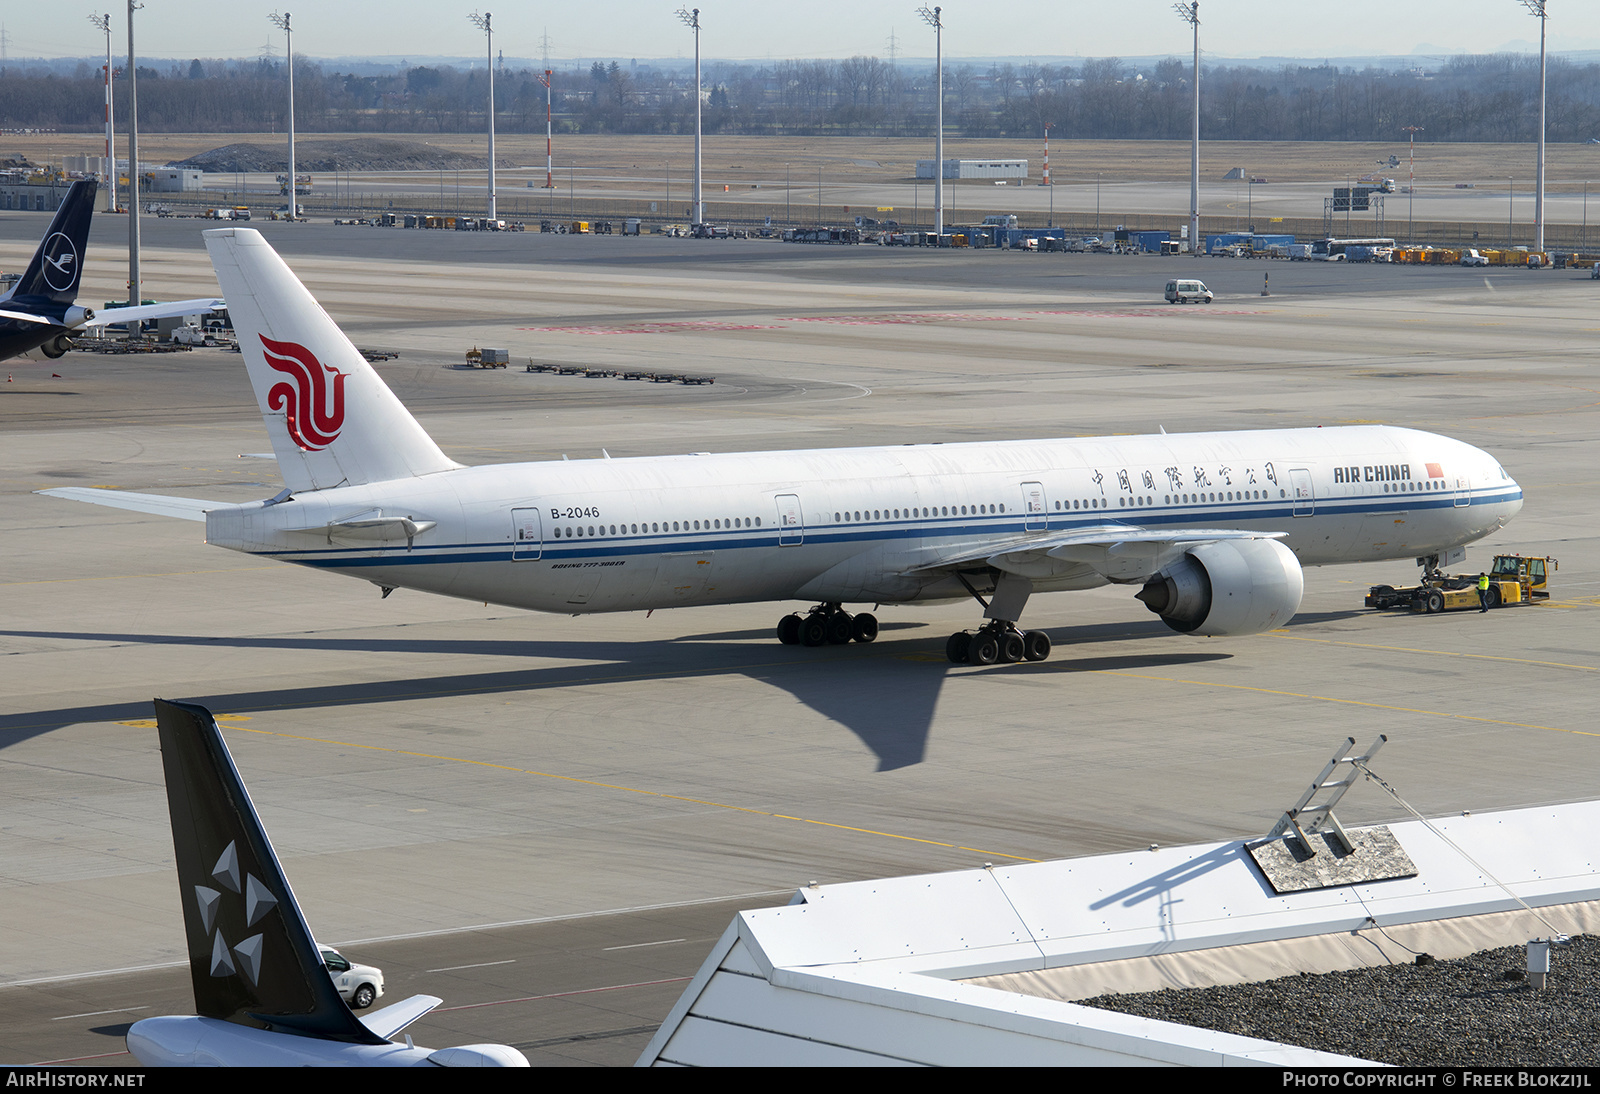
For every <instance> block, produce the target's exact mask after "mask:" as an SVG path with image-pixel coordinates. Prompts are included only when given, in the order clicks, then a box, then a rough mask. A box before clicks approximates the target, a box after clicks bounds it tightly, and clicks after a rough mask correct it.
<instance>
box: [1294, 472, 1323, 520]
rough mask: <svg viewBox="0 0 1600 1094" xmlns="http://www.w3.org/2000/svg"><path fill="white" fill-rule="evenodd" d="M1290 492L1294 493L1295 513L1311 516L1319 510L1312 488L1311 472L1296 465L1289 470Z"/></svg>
mask: <svg viewBox="0 0 1600 1094" xmlns="http://www.w3.org/2000/svg"><path fill="white" fill-rule="evenodd" d="M1289 492H1290V493H1292V494H1293V495H1294V515H1295V516H1297V517H1309V516H1311V515H1312V514H1313V513H1315V512H1316V511H1317V499H1316V495H1315V493H1314V492H1313V491H1312V489H1311V472H1309V471H1307V470H1305V469H1304V468H1300V467H1296V468H1292V469H1291V470H1290V471H1289Z"/></svg>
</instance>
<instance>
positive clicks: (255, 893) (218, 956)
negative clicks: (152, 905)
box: [194, 842, 278, 988]
mask: <svg viewBox="0 0 1600 1094" xmlns="http://www.w3.org/2000/svg"><path fill="white" fill-rule="evenodd" d="M211 876H212V877H213V878H215V879H216V880H217V883H218V884H220V885H221V886H223V888H225V889H227V890H228V891H229V892H231V893H237V894H239V895H240V896H242V897H244V925H245V928H246V929H249V928H251V927H254V926H255V925H256V924H257V923H259V922H261V920H262V917H264V916H265V915H266V914H267V913H268V912H270V911H272V909H274V908H276V907H277V906H278V898H277V897H275V896H273V895H272V893H271V892H269V891H268V890H267V887H266V886H265V885H263V884H261V882H260V881H258V880H257V879H256V876H255V875H254V874H251V873H248V872H247V873H245V875H244V879H243V884H241V883H240V877H239V850H238V848H237V847H236V846H235V845H234V844H233V843H231V842H230V843H229V844H228V846H227V848H226V849H225V850H224V851H223V852H222V855H221V857H220V858H218V859H217V864H216V866H214V867H213V868H212V870H211ZM194 896H195V903H196V904H197V905H198V906H199V909H200V923H201V926H202V927H203V928H204V929H205V933H206V934H208V935H211V966H210V967H211V975H212V976H243V977H244V978H245V980H246V981H248V982H249V984H250V986H251V987H252V988H253V987H256V986H258V984H259V982H260V979H261V935H259V934H253V935H251V936H250V937H249V938H246V939H245V940H244V941H243V942H240V943H239V944H238V945H237V946H229V945H228V942H227V940H226V939H224V938H223V937H222V931H221V930H220V929H219V930H217V931H216V933H215V934H213V933H212V928H213V927H214V926H215V925H216V922H217V908H218V906H219V905H220V904H221V903H222V893H221V892H220V891H219V890H217V889H213V888H211V887H210V886H208V885H196V886H195V887H194Z"/></svg>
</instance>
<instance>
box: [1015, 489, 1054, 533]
mask: <svg viewBox="0 0 1600 1094" xmlns="http://www.w3.org/2000/svg"><path fill="white" fill-rule="evenodd" d="M1045 510H1046V505H1045V499H1044V484H1043V483H1038V482H1025V483H1023V484H1022V512H1023V516H1024V518H1025V523H1024V524H1023V528H1024V529H1025V530H1026V531H1029V532H1042V531H1044V530H1045V529H1046V528H1048V527H1049V526H1050V515H1049V514H1048V513H1047V512H1046V511H1045Z"/></svg>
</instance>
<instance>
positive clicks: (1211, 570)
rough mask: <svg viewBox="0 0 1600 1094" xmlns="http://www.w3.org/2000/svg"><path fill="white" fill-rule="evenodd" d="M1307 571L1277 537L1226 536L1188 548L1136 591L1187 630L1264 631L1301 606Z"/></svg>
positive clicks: (1167, 619)
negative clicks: (1249, 537) (1179, 557)
mask: <svg viewBox="0 0 1600 1094" xmlns="http://www.w3.org/2000/svg"><path fill="white" fill-rule="evenodd" d="M1304 592H1305V575H1304V574H1303V573H1302V572H1301V570H1300V560H1299V559H1297V558H1295V557H1294V552H1292V551H1290V550H1289V548H1287V547H1285V546H1284V545H1283V544H1282V543H1279V542H1278V541H1277V540H1275V539H1222V540H1217V541H1215V542H1213V543H1202V544H1201V545H1200V546H1198V547H1195V548H1193V549H1191V550H1189V551H1188V552H1186V553H1185V554H1184V556H1183V558H1182V559H1181V560H1180V561H1179V562H1178V563H1177V564H1176V565H1174V566H1172V567H1170V568H1168V569H1167V570H1164V571H1162V572H1161V573H1159V574H1157V575H1156V576H1155V577H1153V578H1151V579H1150V580H1149V581H1147V582H1145V586H1144V588H1143V589H1141V590H1140V591H1139V592H1138V593H1136V594H1135V596H1136V597H1137V598H1138V599H1139V600H1142V601H1144V604H1145V606H1146V607H1147V608H1149V609H1150V610H1151V611H1153V612H1155V613H1156V614H1157V615H1159V616H1161V618H1162V620H1163V621H1165V623H1166V624H1167V626H1169V627H1171V628H1172V629H1173V630H1175V631H1178V632H1180V633H1183V634H1198V635H1203V636H1204V637H1207V638H1214V637H1220V636H1224V635H1243V634H1260V633H1262V632H1263V631H1268V630H1271V629H1272V628H1273V627H1281V626H1283V624H1285V623H1287V622H1288V621H1289V620H1290V618H1292V617H1293V616H1294V613H1295V612H1297V611H1299V610H1300V598H1301V596H1302V595H1303V594H1304Z"/></svg>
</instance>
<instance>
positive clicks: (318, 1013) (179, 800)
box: [155, 699, 384, 1044]
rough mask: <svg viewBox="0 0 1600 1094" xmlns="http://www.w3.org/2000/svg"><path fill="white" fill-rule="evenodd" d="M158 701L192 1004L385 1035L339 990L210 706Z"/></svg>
mask: <svg viewBox="0 0 1600 1094" xmlns="http://www.w3.org/2000/svg"><path fill="white" fill-rule="evenodd" d="M155 705H156V724H157V726H158V727H159V729H160V733H161V765H162V767H163V769H164V770H165V773H166V780H167V805H168V808H169V809H170V811H171V813H172V844H173V848H174V850H175V851H176V853H177V865H178V887H179V890H180V892H181V894H182V900H183V924H184V930H185V934H186V935H187V936H188V942H189V975H190V978H191V979H192V980H193V982H194V1002H195V1008H196V1010H197V1011H198V1013H199V1014H200V1015H201V1016H203V1017H206V1018H220V1019H222V1020H224V1021H228V1022H235V1023H238V1024H239V1025H244V1026H253V1027H255V1028H257V1029H269V1030H277V1031H280V1032H284V1033H296V1034H301V1035H304V1036H308V1037H318V1038H322V1039H324V1040H333V1041H345V1042H349V1043H352V1044H383V1043H384V1039H383V1038H382V1037H379V1036H378V1035H377V1034H376V1033H374V1032H373V1031H372V1030H370V1029H368V1028H367V1027H366V1026H365V1025H363V1024H362V1023H361V1021H360V1020H359V1019H358V1018H357V1017H356V1016H355V1014H354V1013H353V1012H352V1011H351V1010H350V1008H349V1007H348V1006H346V1005H345V1002H344V1000H343V999H341V998H339V992H338V989H337V988H335V986H334V983H333V980H332V979H331V978H330V977H329V976H328V971H327V969H326V967H325V966H324V965H323V963H322V956H321V954H320V953H319V952H318V950H317V944H316V942H315V941H314V940H313V938H312V936H311V931H310V929H309V928H308V927H307V926H306V922H305V918H304V917H303V916H302V915H301V914H300V908H299V905H297V904H296V903H295V899H294V893H293V891H292V890H290V888H289V882H288V879H287V878H285V877H284V876H283V869H282V867H280V866H279V864H278V856H277V855H276V854H275V853H274V852H273V850H272V843H271V841H270V840H268V839H267V833H266V830H265V829H263V828H262V827H261V819H260V818H259V817H258V816H256V810H255V806H254V805H252V804H251V802H250V795H249V794H248V793H247V792H246V791H245V788H244V782H243V780H241V779H240V778H239V771H238V769H237V768H236V767H234V765H233V757H232V756H231V755H230V754H229V752H228V746H227V745H226V744H225V743H224V742H223V740H222V734H221V732H220V731H219V730H218V729H217V723H216V720H215V719H213V718H212V716H211V712H210V711H209V710H207V709H205V708H204V707H201V706H195V705H193V704H191V703H171V702H166V701H164V700H161V699H157V700H156V701H155Z"/></svg>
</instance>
